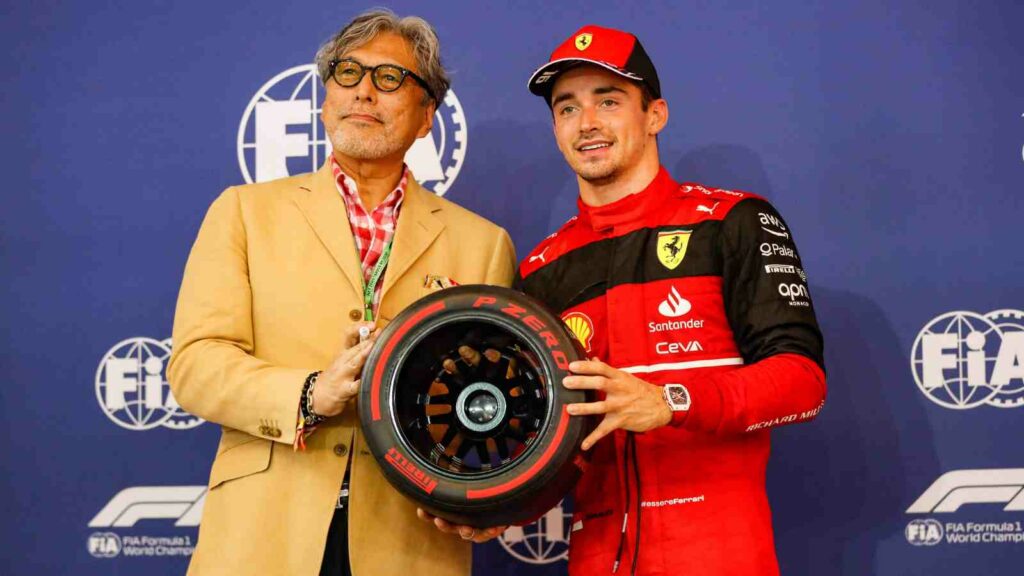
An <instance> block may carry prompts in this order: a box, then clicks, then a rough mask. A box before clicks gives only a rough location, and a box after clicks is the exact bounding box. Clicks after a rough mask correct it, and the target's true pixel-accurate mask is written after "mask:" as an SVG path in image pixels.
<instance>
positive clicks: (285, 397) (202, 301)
mask: <svg viewBox="0 0 1024 576" xmlns="http://www.w3.org/2000/svg"><path fill="white" fill-rule="evenodd" d="M247 261H248V258H247V245H246V230H245V224H244V221H243V218H242V212H241V209H240V204H239V198H238V191H237V190H235V189H234V188H228V189H227V190H225V191H224V193H223V194H221V195H220V197H219V198H217V200H215V201H214V203H213V204H212V205H211V206H210V209H209V211H208V212H207V214H206V218H205V219H204V220H203V224H202V226H201V228H200V230H199V234H198V236H197V238H196V242H195V244H194V245H193V247H192V252H191V254H190V255H189V258H188V263H187V264H186V265H185V274H184V278H183V279H182V284H181V291H180V293H179V295H178V305H177V309H176V311H175V314H174V331H173V336H172V343H173V353H172V355H171V361H170V363H169V365H168V367H167V378H168V381H169V382H170V385H171V390H172V392H173V393H174V397H175V399H176V400H177V401H178V403H179V404H180V405H181V407H182V408H184V409H185V410H187V411H188V412H190V413H192V414H194V415H196V416H199V417H200V418H203V419H206V420H209V421H210V422H215V423H217V424H221V425H224V426H227V427H230V428H234V429H236V430H240V431H243V432H246V433H248V434H251V435H254V436H259V437H262V438H266V439H269V440H275V441H278V442H284V443H288V444H291V443H292V442H293V441H294V439H295V428H296V419H297V409H298V405H299V397H300V396H301V393H302V385H303V383H304V382H305V379H306V376H307V375H308V374H309V373H310V372H312V371H314V368H295V367H291V368H286V367H281V366H273V365H271V364H269V363H267V362H265V361H263V360H260V359H259V358H256V357H255V356H254V355H253V349H254V347H253V327H252V309H251V305H252V294H251V291H250V287H249V271H248V265H247Z"/></svg>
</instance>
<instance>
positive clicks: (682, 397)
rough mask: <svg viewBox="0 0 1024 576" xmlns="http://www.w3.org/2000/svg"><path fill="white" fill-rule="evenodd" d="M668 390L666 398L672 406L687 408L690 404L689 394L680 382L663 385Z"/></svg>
mask: <svg viewBox="0 0 1024 576" xmlns="http://www.w3.org/2000/svg"><path fill="white" fill-rule="evenodd" d="M665 388H666V390H667V391H668V399H669V402H670V403H671V404H672V407H673V408H683V409H685V408H688V407H689V406H690V394H689V392H687V391H686V388H684V387H683V386H682V385H680V384H671V385H668V386H666V387H665Z"/></svg>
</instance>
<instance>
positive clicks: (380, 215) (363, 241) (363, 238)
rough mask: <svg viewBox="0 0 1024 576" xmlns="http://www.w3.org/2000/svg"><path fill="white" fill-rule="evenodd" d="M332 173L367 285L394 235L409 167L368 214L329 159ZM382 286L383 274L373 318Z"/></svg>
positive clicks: (346, 178)
mask: <svg viewBox="0 0 1024 576" xmlns="http://www.w3.org/2000/svg"><path fill="white" fill-rule="evenodd" d="M331 170H332V171H333V172H334V179H335V181H336V182H337V184H338V191H339V192H340V193H341V197H342V199H344V200H345V208H346V211H347V212H348V222H349V224H351V225H352V237H353V238H354V239H355V241H356V249H358V250H359V258H360V260H361V261H362V266H363V285H364V286H365V285H366V284H368V283H369V282H370V276H371V275H372V274H373V267H374V266H376V265H377V261H378V260H380V255H381V253H382V252H384V246H385V245H386V244H387V243H388V242H390V241H391V238H392V237H393V236H394V235H395V226H396V225H397V224H398V213H399V211H400V210H401V209H402V200H403V199H405V187H406V184H408V182H409V168H408V167H406V166H404V165H403V166H402V178H401V180H399V182H398V187H397V188H395V189H394V190H392V191H391V193H390V194H388V195H387V197H386V198H384V201H383V202H381V203H380V204H379V205H377V207H376V208H374V209H373V211H372V212H367V211H366V208H365V207H364V206H363V201H362V200H361V199H360V198H359V192H358V190H356V182H355V180H353V179H352V178H351V177H350V176H349V175H348V174H345V172H343V171H342V170H341V166H339V165H338V162H337V161H336V160H335V159H334V157H333V156H332V157H331ZM383 286H384V279H383V275H381V279H380V280H378V282H377V285H376V286H374V289H373V317H374V318H376V317H377V308H378V307H379V306H380V294H381V288H382V287H383Z"/></svg>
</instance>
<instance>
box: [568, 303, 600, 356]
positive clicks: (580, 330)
mask: <svg viewBox="0 0 1024 576" xmlns="http://www.w3.org/2000/svg"><path fill="white" fill-rule="evenodd" d="M562 321H563V322H565V325H566V326H568V327H569V330H571V331H572V333H573V334H574V335H575V336H576V339H577V340H579V341H580V344H583V348H584V349H585V350H586V351H587V352H590V341H591V340H593V339H594V322H593V321H592V320H591V319H590V317H589V316H587V315H586V314H584V313H582V312H570V313H568V314H566V315H565V316H564V317H563V318H562Z"/></svg>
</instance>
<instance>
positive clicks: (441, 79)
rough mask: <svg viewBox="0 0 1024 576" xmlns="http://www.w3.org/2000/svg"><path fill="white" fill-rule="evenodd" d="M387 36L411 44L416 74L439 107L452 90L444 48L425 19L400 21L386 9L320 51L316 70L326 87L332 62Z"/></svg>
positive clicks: (360, 18) (354, 25)
mask: <svg viewBox="0 0 1024 576" xmlns="http://www.w3.org/2000/svg"><path fill="white" fill-rule="evenodd" d="M385 32H391V33H394V34H398V35H399V36H401V37H402V38H405V40H406V41H407V42H409V44H410V45H411V46H412V52H413V54H414V55H415V56H416V67H417V68H418V69H419V70H416V71H415V72H416V74H417V75H418V76H420V77H421V78H423V80H424V81H425V82H426V83H427V86H429V87H430V94H429V95H428V97H429V98H432V99H433V100H434V101H435V102H436V103H437V104H440V103H441V101H442V100H444V95H445V94H446V93H447V92H448V87H449V86H451V81H450V80H449V79H448V73H447V72H445V70H444V66H442V65H441V45H440V42H439V41H438V39H437V32H435V31H434V27H433V26H431V25H430V24H429V23H428V22H427V21H426V20H424V19H423V18H420V17H418V16H406V17H404V18H399V17H398V16H397V15H396V14H395V13H394V12H392V11H391V10H388V9H387V8H374V9H372V10H368V11H366V12H363V13H362V14H360V15H359V16H356V17H355V18H354V19H353V20H352V21H351V22H349V23H348V24H346V25H345V27H344V28H342V29H341V30H340V31H339V32H338V33H337V34H335V35H334V37H333V38H331V39H330V40H328V41H327V42H325V43H324V44H323V46H321V47H320V49H319V50H317V52H316V69H317V72H319V73H320V80H321V81H322V82H323V83H324V84H326V83H327V80H328V78H329V76H330V73H331V66H330V64H331V60H334V59H337V58H341V57H342V56H344V55H345V54H346V53H348V52H351V51H352V50H355V49H356V48H359V47H360V46H362V45H363V44H366V43H367V42H369V41H370V40H373V39H374V38H375V37H376V36H377V35H378V34H381V33H385ZM424 103H426V101H425V102H424Z"/></svg>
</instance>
